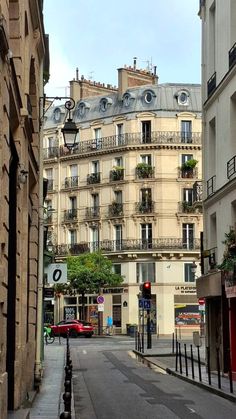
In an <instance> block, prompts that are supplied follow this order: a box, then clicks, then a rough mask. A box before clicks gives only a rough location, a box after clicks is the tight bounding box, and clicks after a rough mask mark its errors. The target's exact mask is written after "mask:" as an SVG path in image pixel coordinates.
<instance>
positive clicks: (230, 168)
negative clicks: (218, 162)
mask: <svg viewBox="0 0 236 419" xmlns="http://www.w3.org/2000/svg"><path fill="white" fill-rule="evenodd" d="M235 173H236V156H234V157H232V159H230V160H229V161H228V162H227V178H228V179H230V178H231V176H233V175H235Z"/></svg>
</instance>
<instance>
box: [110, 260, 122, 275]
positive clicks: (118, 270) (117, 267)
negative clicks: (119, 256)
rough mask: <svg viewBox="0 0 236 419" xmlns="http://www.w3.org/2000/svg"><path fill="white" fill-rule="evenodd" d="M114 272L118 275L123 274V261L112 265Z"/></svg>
mask: <svg viewBox="0 0 236 419" xmlns="http://www.w3.org/2000/svg"><path fill="white" fill-rule="evenodd" d="M112 269H113V272H114V273H115V274H117V275H121V263H114V265H112Z"/></svg>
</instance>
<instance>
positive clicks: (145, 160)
mask: <svg viewBox="0 0 236 419" xmlns="http://www.w3.org/2000/svg"><path fill="white" fill-rule="evenodd" d="M140 160H141V163H146V164H149V165H150V166H151V164H152V156H151V154H143V155H141V156H140Z"/></svg>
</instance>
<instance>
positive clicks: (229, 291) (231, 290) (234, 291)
mask: <svg viewBox="0 0 236 419" xmlns="http://www.w3.org/2000/svg"><path fill="white" fill-rule="evenodd" d="M225 294H226V297H227V298H235V297H236V285H234V286H233V287H226V284H225Z"/></svg>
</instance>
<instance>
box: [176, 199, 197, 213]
mask: <svg viewBox="0 0 236 419" xmlns="http://www.w3.org/2000/svg"><path fill="white" fill-rule="evenodd" d="M179 212H182V213H188V214H191V213H192V214H194V213H196V212H202V206H199V207H198V206H195V205H194V204H193V203H190V202H187V201H182V202H179Z"/></svg>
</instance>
